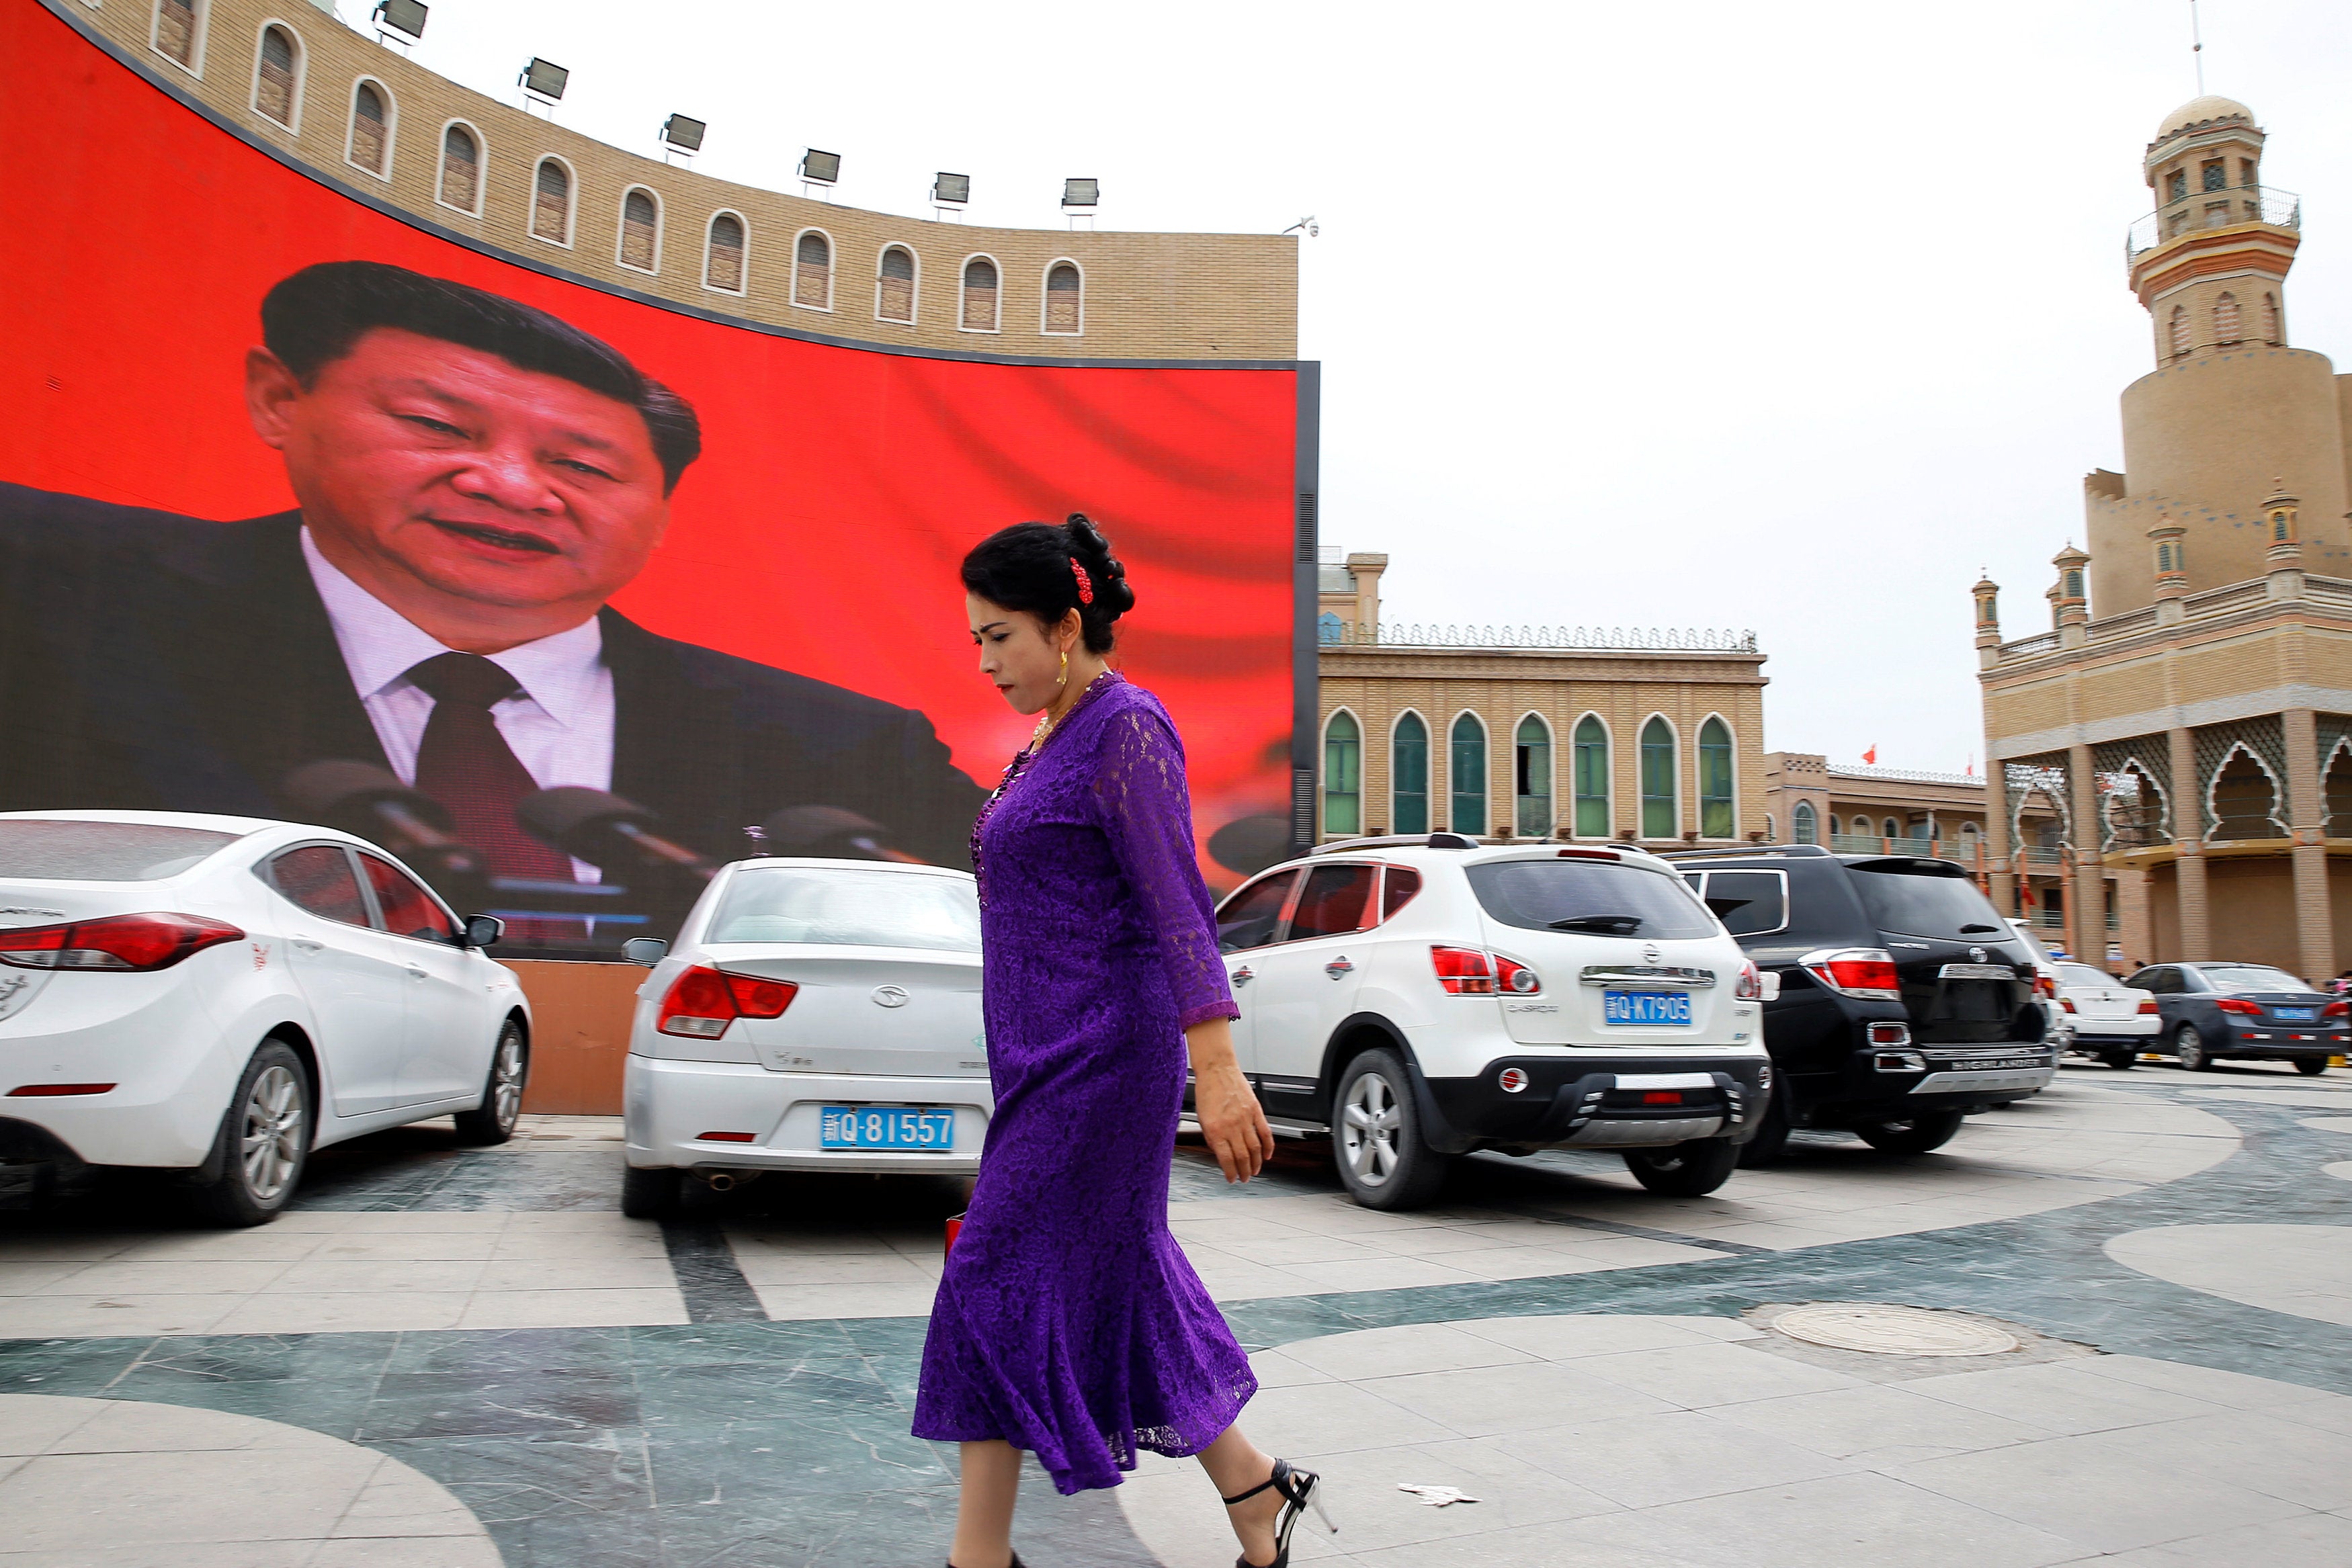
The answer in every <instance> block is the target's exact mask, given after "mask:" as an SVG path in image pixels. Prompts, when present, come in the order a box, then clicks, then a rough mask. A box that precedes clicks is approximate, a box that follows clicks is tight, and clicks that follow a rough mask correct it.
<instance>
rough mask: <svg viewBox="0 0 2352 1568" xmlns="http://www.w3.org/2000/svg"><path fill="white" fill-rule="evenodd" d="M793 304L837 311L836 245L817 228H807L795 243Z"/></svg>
mask: <svg viewBox="0 0 2352 1568" xmlns="http://www.w3.org/2000/svg"><path fill="white" fill-rule="evenodd" d="M793 304H795V305H798V306H801V307H803V308H805V309H809V310H830V309H832V308H833V242H832V241H831V240H829V239H827V238H825V237H824V234H822V233H821V232H819V231H818V230H816V229H803V230H802V231H801V237H800V238H798V239H796V240H794V241H793Z"/></svg>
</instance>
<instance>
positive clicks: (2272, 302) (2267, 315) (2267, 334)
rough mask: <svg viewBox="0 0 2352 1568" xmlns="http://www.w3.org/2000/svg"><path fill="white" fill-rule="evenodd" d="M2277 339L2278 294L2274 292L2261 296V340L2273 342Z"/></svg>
mask: <svg viewBox="0 0 2352 1568" xmlns="http://www.w3.org/2000/svg"><path fill="white" fill-rule="evenodd" d="M2278 340H2279V312H2278V296H2277V295H2275V294H2265V295H2263V342H2265V343H2275V342H2277V341H2278Z"/></svg>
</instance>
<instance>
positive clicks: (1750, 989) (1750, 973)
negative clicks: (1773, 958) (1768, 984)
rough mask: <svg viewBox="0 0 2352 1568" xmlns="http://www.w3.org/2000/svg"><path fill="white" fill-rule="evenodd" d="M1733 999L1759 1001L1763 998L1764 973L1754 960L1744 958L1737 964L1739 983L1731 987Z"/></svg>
mask: <svg viewBox="0 0 2352 1568" xmlns="http://www.w3.org/2000/svg"><path fill="white" fill-rule="evenodd" d="M1731 997H1732V999H1733V1000H1734V1001H1741V1002H1760V1001H1762V1000H1763V999H1764V974H1763V971H1762V970H1760V969H1759V968H1757V967H1756V960H1755V959H1753V958H1748V959H1745V960H1743V961H1742V962H1741V963H1740V966H1739V983H1738V985H1737V986H1735V987H1734V988H1732V992H1731Z"/></svg>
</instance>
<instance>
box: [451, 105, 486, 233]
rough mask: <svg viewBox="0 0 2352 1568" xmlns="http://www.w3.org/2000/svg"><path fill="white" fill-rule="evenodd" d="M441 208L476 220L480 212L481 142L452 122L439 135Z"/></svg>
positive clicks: (463, 127) (467, 129)
mask: <svg viewBox="0 0 2352 1568" xmlns="http://www.w3.org/2000/svg"><path fill="white" fill-rule="evenodd" d="M441 204H442V205H443V206H445V207H455V208H457V210H458V211H459V212H461V213H472V214H476V215H479V214H480V213H481V210H482V143H481V140H480V139H479V138H478V137H477V136H476V135H475V134H474V131H473V129H472V128H471V127H470V126H466V125H461V124H457V123H456V122H455V121H452V122H451V123H450V124H449V125H448V126H446V128H444V129H443V131H442V132H441Z"/></svg>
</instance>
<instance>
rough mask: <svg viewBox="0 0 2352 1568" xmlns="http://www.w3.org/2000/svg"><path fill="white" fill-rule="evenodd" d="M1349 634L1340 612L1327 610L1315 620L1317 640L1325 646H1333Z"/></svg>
mask: <svg viewBox="0 0 2352 1568" xmlns="http://www.w3.org/2000/svg"><path fill="white" fill-rule="evenodd" d="M1347 634H1348V631H1347V623H1346V622H1343V621H1341V620H1340V619H1339V612H1338V611H1336V610H1326V611H1325V612H1323V613H1321V614H1320V615H1318V616H1317V617H1316V618H1315V640H1316V641H1317V642H1318V643H1322V644H1323V645H1324V646H1326V647H1329V646H1331V645H1332V644H1333V643H1338V642H1339V640H1340V639H1342V638H1344V637H1345V636H1346V635H1347Z"/></svg>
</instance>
